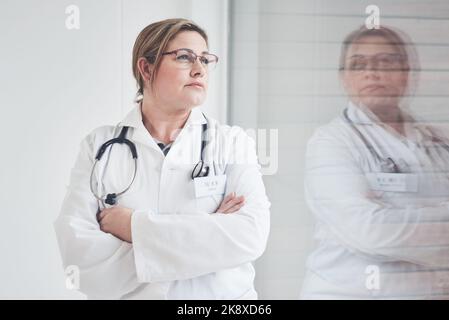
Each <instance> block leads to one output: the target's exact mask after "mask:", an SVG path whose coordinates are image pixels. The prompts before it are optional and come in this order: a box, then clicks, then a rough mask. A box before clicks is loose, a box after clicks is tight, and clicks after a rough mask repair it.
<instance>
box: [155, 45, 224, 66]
mask: <svg viewBox="0 0 449 320" xmlns="http://www.w3.org/2000/svg"><path fill="white" fill-rule="evenodd" d="M168 54H174V55H175V60H176V63H178V64H179V65H180V66H182V67H185V68H191V67H192V66H193V64H194V63H195V61H196V59H198V58H199V59H200V62H201V64H202V65H203V67H204V68H205V69H206V70H208V71H210V70H213V69H214V68H215V67H216V65H217V62H218V57H217V56H216V55H214V54H211V53H205V54H202V55H197V54H196V53H195V52H193V51H192V50H190V49H186V48H182V49H177V50H173V51H170V52H164V53H163V54H162V55H168Z"/></svg>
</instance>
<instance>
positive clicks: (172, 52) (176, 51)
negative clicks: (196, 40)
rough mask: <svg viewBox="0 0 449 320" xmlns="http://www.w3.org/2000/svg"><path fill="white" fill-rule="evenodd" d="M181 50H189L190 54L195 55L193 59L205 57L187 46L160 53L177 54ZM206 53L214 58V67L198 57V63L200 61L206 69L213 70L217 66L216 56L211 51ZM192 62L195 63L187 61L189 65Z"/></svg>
mask: <svg viewBox="0 0 449 320" xmlns="http://www.w3.org/2000/svg"><path fill="white" fill-rule="evenodd" d="M181 50H183V51H187V52H189V53H190V54H192V56H193V57H195V60H194V61H196V60H197V59H198V58H205V56H204V55H198V54H196V53H195V52H193V50H191V49H188V48H179V49H176V50H172V51H168V52H164V53H162V55H163V56H165V55H170V54H178V52H179V51H181ZM207 55H209V56H213V57H214V58H215V62H214V64H215V65H214V67H212V69H211V68H209V67H208V65H207V64H204V63H203V62H202V61H201V59H200V63H201V65H202V66H203V67H204V68H205V69H206V70H213V69H214V68H215V67H216V66H217V64H218V56H217V55H215V54H213V53H208V54H207ZM194 63H195V62H190V61H189V65H193V64H194Z"/></svg>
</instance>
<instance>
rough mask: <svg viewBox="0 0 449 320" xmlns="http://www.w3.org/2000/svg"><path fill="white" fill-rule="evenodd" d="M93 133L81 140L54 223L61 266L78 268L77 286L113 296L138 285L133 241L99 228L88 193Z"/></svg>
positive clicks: (89, 292) (92, 295)
mask: <svg viewBox="0 0 449 320" xmlns="http://www.w3.org/2000/svg"><path fill="white" fill-rule="evenodd" d="M92 140H93V136H92V135H89V136H88V137H87V138H86V139H84V140H83V142H82V143H81V150H80V153H79V155H78V158H77V161H76V164H75V166H74V168H73V169H72V171H71V178H70V184H69V187H68V190H67V193H66V196H65V199H64V201H63V205H62V209H61V212H60V215H59V217H58V218H57V219H56V221H55V223H54V227H55V231H56V235H57V240H58V244H59V249H60V252H61V257H62V261H63V266H64V268H67V267H68V266H75V267H77V268H78V270H79V275H80V278H79V290H80V291H81V292H82V293H84V294H86V295H87V296H88V297H89V298H95V299H103V298H107V299H116V298H120V297H121V296H123V295H124V294H126V293H128V292H130V291H132V290H133V289H135V288H136V287H137V286H138V283H137V280H136V279H137V278H136V271H135V265H134V255H133V250H132V245H131V244H129V243H127V242H124V241H122V240H120V239H118V238H116V237H114V236H112V235H111V234H108V233H105V232H103V231H101V230H100V227H99V224H98V222H97V220H96V212H97V208H98V205H97V201H96V199H95V198H94V197H93V195H92V194H91V193H90V188H89V179H90V171H91V168H92V164H93V141H92Z"/></svg>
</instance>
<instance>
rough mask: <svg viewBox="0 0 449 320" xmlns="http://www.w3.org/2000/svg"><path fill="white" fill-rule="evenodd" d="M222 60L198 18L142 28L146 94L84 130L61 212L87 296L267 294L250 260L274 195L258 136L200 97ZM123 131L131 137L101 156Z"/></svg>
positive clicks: (66, 257) (136, 66)
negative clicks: (258, 287)
mask: <svg viewBox="0 0 449 320" xmlns="http://www.w3.org/2000/svg"><path fill="white" fill-rule="evenodd" d="M217 60H218V58H217V57H216V56H215V55H213V54H210V53H209V52H208V39H207V36H206V33H205V32H204V31H203V30H202V29H201V28H200V27H198V26H197V25H196V24H194V23H193V22H191V21H188V20H184V19H169V20H164V21H160V22H156V23H153V24H150V25H149V26H147V27H146V28H144V29H143V30H142V31H141V33H140V34H139V36H138V37H137V40H136V42H135V45H134V49H133V72H134V76H135V78H136V80H137V83H138V88H139V92H138V93H140V99H139V100H138V103H137V104H136V106H135V107H134V108H133V110H132V111H131V112H129V114H128V115H127V116H126V117H125V118H124V119H123V120H122V121H121V122H120V123H119V125H118V126H103V127H100V128H97V129H96V130H94V131H93V132H92V133H91V134H89V135H88V136H87V137H86V138H85V139H84V141H83V142H82V145H81V151H80V153H79V156H78V159H77V162H76V164H75V167H74V168H73V170H72V174H71V180H70V185H69V187H68V192H67V195H66V197H65V199H64V203H63V206H62V210H61V213H60V216H59V217H58V219H57V220H56V222H55V229H56V233H57V237H58V242H59V247H60V251H61V255H62V260H63V264H64V266H65V267H67V266H75V267H76V268H78V270H79V275H80V278H79V289H80V291H81V292H83V293H84V294H86V295H87V296H88V298H94V299H98V298H100V299H132V298H134V299H255V298H257V294H256V291H255V290H254V284H253V281H254V276H255V272H254V268H253V265H252V262H253V261H254V260H255V259H257V258H258V257H259V256H260V255H261V254H262V253H263V252H264V250H265V246H266V242H267V237H268V232H269V206H270V204H269V201H268V199H267V197H266V195H265V189H264V185H263V182H262V179H261V174H260V171H259V169H260V167H259V165H258V162H257V157H256V153H255V146H254V142H253V140H252V139H250V138H249V137H248V136H247V135H246V134H245V133H244V132H243V130H241V129H240V128H237V127H229V126H221V125H219V124H218V123H217V122H216V121H215V120H213V119H211V118H209V117H207V116H205V115H204V114H203V113H202V112H201V110H200V109H198V108H197V106H198V105H201V104H202V103H203V101H204V99H205V97H206V93H207V89H208V76H209V71H210V69H211V68H212V67H213V65H215V64H216V63H217ZM125 127H127V128H128V129H125V131H124V128H125ZM126 130H127V131H126ZM113 138H120V139H122V141H123V138H124V139H127V140H128V141H130V143H128V142H126V143H115V144H112V145H108V146H107V148H106V149H105V150H104V153H103V155H102V156H101V157H98V155H99V153H98V150H99V149H100V147H101V146H102V145H103V144H104V143H105V142H106V141H108V140H110V139H113ZM131 143H133V144H134V145H135V149H136V150H135V151H134V152H133V151H132V147H131V146H130V145H131ZM135 155H136V157H135ZM135 158H136V159H135ZM201 169H202V170H201ZM225 194H226V195H227V196H226V197H224V195H225ZM237 195H239V196H237Z"/></svg>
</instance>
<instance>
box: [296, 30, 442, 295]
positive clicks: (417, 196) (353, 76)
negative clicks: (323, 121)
mask: <svg viewBox="0 0 449 320" xmlns="http://www.w3.org/2000/svg"><path fill="white" fill-rule="evenodd" d="M404 37H405V36H403V35H401V34H400V33H399V32H398V31H395V30H393V29H392V28H387V27H381V28H380V29H378V30H376V29H373V30H368V29H366V28H365V27H362V28H360V29H358V30H356V31H354V32H352V33H351V34H350V35H348V36H347V38H346V39H345V41H344V43H343V46H342V52H341V59H340V78H341V80H342V83H343V86H344V88H345V90H346V92H347V94H348V96H349V105H348V107H347V108H346V109H345V110H344V111H343V112H342V114H341V116H339V117H338V118H337V119H335V120H334V121H332V122H331V123H329V124H328V125H325V126H323V127H321V128H319V129H318V130H317V131H316V132H315V134H314V135H313V137H312V138H311V139H310V141H309V143H308V148H307V155H306V163H307V164H306V180H305V188H306V198H307V202H308V205H309V207H310V209H311V210H312V212H313V214H314V215H315V217H316V222H317V225H316V235H315V237H316V239H317V240H318V246H317V248H316V249H315V250H314V252H313V253H312V254H311V255H310V257H309V259H308V261H307V269H308V271H307V274H306V278H305V282H304V286H303V288H302V298H304V299H377V298H381V299H448V298H449V174H448V172H449V146H448V139H447V136H445V134H444V131H443V130H441V128H440V129H438V128H436V127H435V126H431V125H428V124H424V123H419V122H418V121H417V120H416V119H414V118H413V117H412V116H411V115H410V114H409V112H407V111H406V109H407V108H406V107H407V103H408V101H407V100H408V97H409V96H410V94H411V91H412V90H411V89H413V87H414V85H415V83H416V78H417V77H416V74H417V72H418V70H419V65H418V63H417V62H418V61H417V56H416V54H415V53H414V51H413V45H412V44H411V42H409V41H405V40H404Z"/></svg>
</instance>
